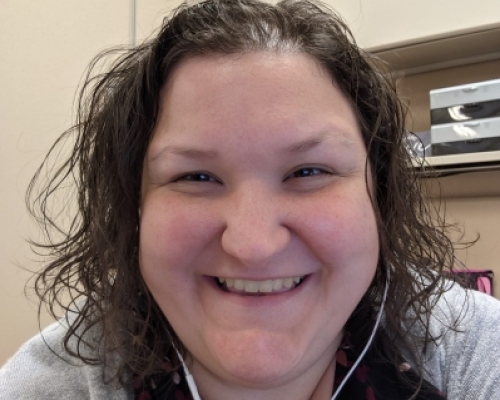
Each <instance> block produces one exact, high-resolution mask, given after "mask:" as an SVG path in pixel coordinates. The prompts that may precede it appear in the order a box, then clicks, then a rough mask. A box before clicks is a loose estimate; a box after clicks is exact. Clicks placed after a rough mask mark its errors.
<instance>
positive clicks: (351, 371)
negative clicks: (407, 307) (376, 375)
mask: <svg viewBox="0 0 500 400" xmlns="http://www.w3.org/2000/svg"><path fill="white" fill-rule="evenodd" d="M388 291H389V268H388V269H387V278H386V280H385V288H384V294H383V297H382V303H380V310H378V314H377V319H376V321H375V326H374V327H373V330H372V333H371V334H370V337H369V339H368V342H366V345H365V348H364V349H363V351H362V352H361V354H360V355H359V357H358V359H357V360H356V362H355V363H354V364H353V365H352V367H351V369H350V370H349V372H348V373H347V375H346V376H345V378H344V380H343V381H342V383H341V384H340V385H339V387H338V388H337V390H335V393H334V394H333V396H332V398H331V400H335V399H336V398H337V396H338V395H339V394H340V391H341V390H342V388H343V387H344V385H345V384H346V383H347V381H348V380H349V378H350V377H351V375H352V374H353V372H354V371H355V370H356V368H357V366H358V365H359V363H360V362H361V360H362V359H363V357H364V356H365V354H366V352H367V351H368V349H369V348H370V346H371V344H372V342H373V338H374V337H375V334H376V333H377V329H378V327H379V325H380V321H381V320H382V315H383V314H384V307H385V302H386V300H387V292H388Z"/></svg>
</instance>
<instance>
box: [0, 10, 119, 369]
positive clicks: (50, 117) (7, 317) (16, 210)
mask: <svg viewBox="0 0 500 400" xmlns="http://www.w3.org/2000/svg"><path fill="white" fill-rule="evenodd" d="M0 3H1V6H0V8H1V11H0V27H1V33H0V49H1V50H0V53H1V56H0V88H1V92H0V93H1V94H0V137H1V139H2V144H1V146H0V187H1V188H2V189H1V196H0V263H1V268H0V326H1V327H2V329H1V334H2V341H1V342H0V364H2V363H3V362H4V361H5V360H6V358H7V357H8V356H10V355H11V354H12V353H13V352H14V351H15V349H16V348H17V347H18V346H19V345H20V344H21V343H22V342H24V341H25V340H26V339H28V338H29V337H31V336H32V335H33V334H35V333H36V332H37V330H38V324H37V320H36V313H35V311H34V310H35V306H34V305H33V304H31V303H29V302H28V301H26V300H25V298H24V295H23V287H24V283H25V281H26V279H27V278H28V276H29V274H27V273H26V272H24V271H23V270H22V269H21V268H19V267H18V265H21V266H23V267H24V268H30V269H33V268H37V264H36V263H34V262H33V261H32V260H33V259H34V258H35V257H34V255H33V254H31V253H30V251H29V247H28V245H27V244H26V242H25V241H24V238H26V237H27V236H28V235H29V234H30V232H31V233H33V234H36V229H34V227H33V226H32V225H31V224H30V220H29V218H28V217H27V213H26V211H25V206H24V191H25V189H26V186H27V184H28V182H29V179H30V177H31V176H32V174H33V173H34V171H35V168H36V167H37V165H38V163H39V162H40V161H41V160H42V157H43V155H44V154H45V153H46V152H47V150H48V149H49V146H50V145H51V144H52V142H53V141H54V140H55V138H56V137H57V136H58V135H59V134H60V133H61V132H62V131H63V130H64V129H65V128H67V127H68V126H69V124H70V122H71V109H72V102H73V96H74V93H75V90H76V88H77V85H78V82H79V81H80V77H81V76H82V74H83V72H84V70H85V66H86V65H87V63H88V62H89V60H90V59H91V58H92V57H93V56H94V55H95V54H96V53H97V52H98V51H100V50H102V49H104V48H106V47H109V46H111V45H116V44H121V43H127V40H128V20H129V19H128V3H127V2H124V1H123V0H113V1H112V0H108V1H105V2H103V1H99V0H86V1H66V0H44V1H19V0H11V1H5V0H2V1H1V2H0ZM47 322H48V319H44V321H43V323H44V324H46V323H47Z"/></svg>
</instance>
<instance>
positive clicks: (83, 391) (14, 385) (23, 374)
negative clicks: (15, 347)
mask: <svg viewBox="0 0 500 400" xmlns="http://www.w3.org/2000/svg"><path fill="white" fill-rule="evenodd" d="M65 332H66V327H65V326H64V324H63V323H61V322H57V323H55V324H53V325H51V326H49V327H48V328H46V329H45V330H43V331H42V332H41V333H40V334H39V335H37V336H35V337H34V338H32V339H31V340H29V341H28V342H27V343H25V344H24V345H23V346H22V347H21V348H20V349H19V351H18V352H17V353H16V354H15V355H14V356H13V357H12V358H11V359H10V360H9V361H7V363H6V364H5V365H4V366H3V367H2V369H0V400H4V399H5V400H7V399H8V400H11V399H34V398H36V399H42V400H43V399H56V398H57V399H71V400H79V399H82V400H83V399H91V400H96V399H116V400H118V399H120V400H121V399H128V398H129V393H127V391H126V390H124V389H118V388H116V387H114V386H112V385H106V384H104V382H103V369H102V367H100V366H90V365H85V364H83V363H82V362H81V361H80V360H78V359H76V358H74V357H71V356H69V355H68V354H67V353H66V352H65V351H64V350H63V347H62V338H63V336H64V334H65ZM130 398H131V397H130Z"/></svg>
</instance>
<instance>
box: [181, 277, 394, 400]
mask: <svg viewBox="0 0 500 400" xmlns="http://www.w3.org/2000/svg"><path fill="white" fill-rule="evenodd" d="M388 291H389V269H387V278H386V281H385V288H384V294H383V297H382V303H381V304H380V310H379V311H378V314H377V319H376V321H375V326H374V327H373V330H372V333H371V334H370V337H369V339H368V342H367V343H366V345H365V347H364V349H363V351H362V352H361V354H360V355H359V357H358V359H357V360H356V362H355V363H354V364H353V365H352V367H351V369H350V370H349V372H348V373H347V375H346V376H345V378H344V380H343V381H342V383H341V384H340V385H339V387H338V388H337V390H335V393H334V394H333V396H332V398H331V400H335V399H336V398H337V397H338V395H339V394H340V391H341V390H342V388H343V387H344V385H345V384H346V383H347V381H348V380H349V378H350V377H351V375H352V374H353V372H354V371H355V370H356V368H357V366H358V365H359V363H360V362H361V360H362V359H363V357H364V356H365V354H366V352H367V351H368V349H369V348H370V346H371V344H372V342H373V339H374V338H375V334H376V333H377V329H378V327H379V325H380V321H381V320H382V315H383V313H384V307H385V302H386V300H387V292H388ZM172 346H173V347H174V349H175V351H176V353H177V356H178V357H179V360H180V361H181V364H182V369H183V370H184V374H185V375H186V381H187V384H188V386H189V391H190V392H191V396H192V397H193V400H201V397H200V394H199V393H198V387H197V386H196V382H195V381H194V378H193V375H191V372H189V368H188V367H187V365H186V363H185V362H184V358H183V357H182V355H181V353H179V351H178V350H177V348H176V347H175V345H174V343H173V342H172Z"/></svg>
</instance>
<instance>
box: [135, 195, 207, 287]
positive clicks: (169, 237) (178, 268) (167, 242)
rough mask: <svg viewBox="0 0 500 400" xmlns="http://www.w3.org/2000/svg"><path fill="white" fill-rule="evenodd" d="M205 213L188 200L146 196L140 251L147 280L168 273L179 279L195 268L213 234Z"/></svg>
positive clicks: (154, 280)
mask: <svg viewBox="0 0 500 400" xmlns="http://www.w3.org/2000/svg"><path fill="white" fill-rule="evenodd" d="M173 210H175V211H173ZM203 214H205V213H201V212H200V210H199V209H198V208H197V207H196V206H192V205H191V206H187V205H186V204H185V202H184V203H182V202H177V201H175V200H169V199H164V198H162V197H161V196H157V197H155V198H151V199H146V201H145V202H144V204H143V208H142V210H141V226H140V245H139V252H140V266H141V271H142V274H143V275H144V277H145V279H146V281H147V282H149V283H151V284H152V285H154V284H155V283H157V282H159V281H160V282H161V281H162V280H161V278H165V279H167V277H168V279H170V280H172V279H174V280H175V281H177V282H178V281H179V280H181V279H182V276H185V275H187V274H188V273H192V272H193V268H195V267H196V265H197V262H196V260H197V259H199V258H200V257H201V253H202V252H203V250H204V249H205V248H206V247H207V245H208V243H209V242H210V240H212V238H213V236H214V229H213V227H214V223H213V221H211V219H210V218H209V217H207V216H206V215H203ZM164 282H165V281H164ZM150 289H151V288H150Z"/></svg>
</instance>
